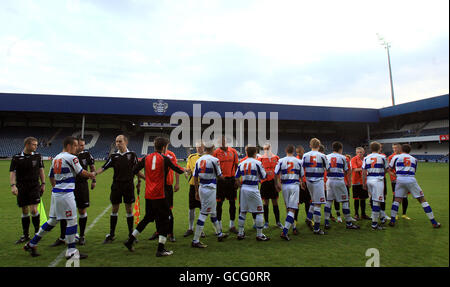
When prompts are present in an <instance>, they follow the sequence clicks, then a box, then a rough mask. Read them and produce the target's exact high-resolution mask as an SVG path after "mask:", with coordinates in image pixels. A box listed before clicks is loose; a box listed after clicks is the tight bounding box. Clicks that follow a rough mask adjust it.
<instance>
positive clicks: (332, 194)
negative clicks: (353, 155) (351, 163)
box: [327, 180, 348, 202]
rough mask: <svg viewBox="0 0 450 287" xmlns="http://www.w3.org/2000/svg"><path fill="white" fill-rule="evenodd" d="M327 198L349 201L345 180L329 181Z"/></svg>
mask: <svg viewBox="0 0 450 287" xmlns="http://www.w3.org/2000/svg"><path fill="white" fill-rule="evenodd" d="M327 200H330V201H333V200H335V201H337V202H343V201H348V192H347V186H345V181H343V180H328V181H327Z"/></svg>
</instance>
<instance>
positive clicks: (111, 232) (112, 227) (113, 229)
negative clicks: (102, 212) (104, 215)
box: [109, 213, 118, 236]
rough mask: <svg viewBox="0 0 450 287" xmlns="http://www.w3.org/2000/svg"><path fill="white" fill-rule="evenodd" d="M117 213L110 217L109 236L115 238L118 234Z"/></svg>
mask: <svg viewBox="0 0 450 287" xmlns="http://www.w3.org/2000/svg"><path fill="white" fill-rule="evenodd" d="M117 216H118V214H117V213H111V216H110V217H109V225H110V229H109V235H111V236H114V235H115V233H116V225H117Z"/></svg>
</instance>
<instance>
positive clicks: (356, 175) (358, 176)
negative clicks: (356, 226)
mask: <svg viewBox="0 0 450 287" xmlns="http://www.w3.org/2000/svg"><path fill="white" fill-rule="evenodd" d="M363 159H364V148H362V147H357V148H356V156H354V157H353V158H352V159H351V161H350V163H351V168H352V190H353V199H354V200H355V219H356V220H359V219H360V218H362V219H370V217H368V216H367V215H366V199H367V198H369V193H368V192H367V190H365V189H364V188H363V181H362V164H363V162H362V160H363ZM359 207H361V217H359Z"/></svg>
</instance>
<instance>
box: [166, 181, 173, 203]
mask: <svg viewBox="0 0 450 287" xmlns="http://www.w3.org/2000/svg"><path fill="white" fill-rule="evenodd" d="M164 196H165V197H166V200H167V203H168V204H169V208H170V209H172V208H173V186H172V185H165V186H164Z"/></svg>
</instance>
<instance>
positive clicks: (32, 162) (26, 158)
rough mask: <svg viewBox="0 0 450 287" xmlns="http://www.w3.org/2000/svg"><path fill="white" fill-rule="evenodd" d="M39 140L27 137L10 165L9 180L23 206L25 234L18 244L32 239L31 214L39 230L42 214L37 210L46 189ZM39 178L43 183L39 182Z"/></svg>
mask: <svg viewBox="0 0 450 287" xmlns="http://www.w3.org/2000/svg"><path fill="white" fill-rule="evenodd" d="M37 145H38V140H37V139H36V138H34V137H27V138H26V139H25V140H24V149H23V151H22V152H21V153H19V154H16V155H14V156H13V158H12V160H11V165H10V167H9V182H10V184H11V192H12V194H13V195H15V196H17V205H19V207H20V208H22V229H23V235H22V236H21V237H20V238H19V240H17V241H16V244H19V243H23V242H26V241H28V240H30V234H29V228H30V214H29V211H31V218H32V219H31V221H32V222H33V226H34V233H37V232H38V231H39V225H40V216H39V212H38V210H37V206H38V204H39V202H41V196H42V194H43V193H44V191H45V174H44V162H43V161H42V156H41V155H40V154H39V153H37V152H36V149H37ZM39 179H40V180H41V183H40V184H39Z"/></svg>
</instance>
